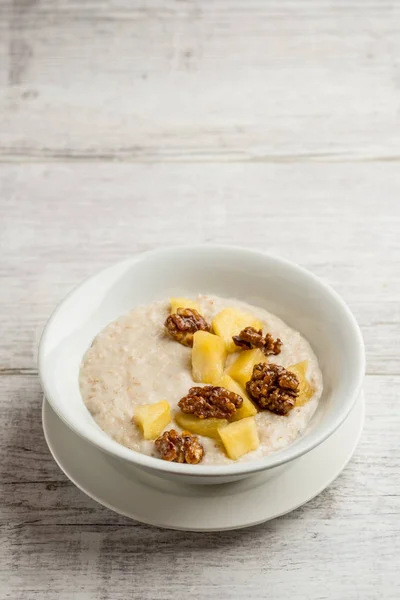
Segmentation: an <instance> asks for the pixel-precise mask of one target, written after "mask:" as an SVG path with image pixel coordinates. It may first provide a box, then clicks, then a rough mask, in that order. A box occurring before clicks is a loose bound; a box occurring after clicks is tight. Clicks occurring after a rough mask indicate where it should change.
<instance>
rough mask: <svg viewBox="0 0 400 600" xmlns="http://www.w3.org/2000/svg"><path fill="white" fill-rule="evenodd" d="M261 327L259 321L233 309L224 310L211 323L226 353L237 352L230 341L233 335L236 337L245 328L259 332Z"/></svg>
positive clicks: (236, 347)
mask: <svg viewBox="0 0 400 600" xmlns="http://www.w3.org/2000/svg"><path fill="white" fill-rule="evenodd" d="M262 326H263V325H262V323H261V321H259V320H258V319H255V318H254V317H252V316H251V315H246V313H243V312H241V311H240V310H236V309H235V308H224V310H221V312H219V313H218V314H217V315H216V316H215V317H214V319H213V322H212V327H213V330H214V331H215V333H216V334H217V335H219V337H220V338H222V339H223V340H224V342H225V346H226V351H227V352H237V350H239V348H238V346H236V345H235V342H234V341H233V339H232V336H233V335H238V334H239V333H240V332H241V331H242V330H243V329H244V328H245V327H254V328H255V329H257V330H259V329H262Z"/></svg>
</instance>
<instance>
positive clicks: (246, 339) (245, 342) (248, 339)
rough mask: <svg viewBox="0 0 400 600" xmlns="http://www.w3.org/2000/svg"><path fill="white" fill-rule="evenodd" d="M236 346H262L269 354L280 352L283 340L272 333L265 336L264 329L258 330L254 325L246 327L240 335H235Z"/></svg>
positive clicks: (248, 348) (265, 352) (246, 347)
mask: <svg viewBox="0 0 400 600" xmlns="http://www.w3.org/2000/svg"><path fill="white" fill-rule="evenodd" d="M232 339H233V341H234V342H235V344H236V346H240V347H241V348H245V349H246V350H250V349H251V348H260V349H261V350H262V351H263V352H264V354H265V355H266V356H268V355H269V354H279V353H280V351H281V347H282V342H281V340H280V339H279V338H277V339H276V340H275V339H274V338H273V337H272V335H271V334H270V333H266V334H265V336H263V333H262V330H261V329H260V330H259V331H257V330H256V329H254V327H246V328H245V329H243V330H242V331H241V332H240V333H239V335H234V336H233V338H232Z"/></svg>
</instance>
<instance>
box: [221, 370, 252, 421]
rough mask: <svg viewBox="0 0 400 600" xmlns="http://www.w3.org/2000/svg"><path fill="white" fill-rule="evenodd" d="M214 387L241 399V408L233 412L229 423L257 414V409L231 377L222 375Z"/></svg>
mask: <svg viewBox="0 0 400 600" xmlns="http://www.w3.org/2000/svg"><path fill="white" fill-rule="evenodd" d="M215 385H219V386H220V387H223V388H225V389H227V390H229V391H230V392H233V393H234V394H239V396H241V397H242V398H243V404H242V406H241V407H240V408H239V409H238V410H237V411H236V412H235V414H234V415H233V416H232V417H231V418H230V421H240V419H245V418H246V417H254V415H256V414H257V409H256V407H255V406H254V404H253V403H252V401H251V400H250V399H249V398H248V396H247V395H246V394H245V392H244V390H243V388H242V387H241V386H240V385H239V384H238V383H236V381H235V380H234V379H232V377H230V376H229V375H226V374H225V375H224V376H223V377H222V379H220V380H219V381H218V383H216V384H215Z"/></svg>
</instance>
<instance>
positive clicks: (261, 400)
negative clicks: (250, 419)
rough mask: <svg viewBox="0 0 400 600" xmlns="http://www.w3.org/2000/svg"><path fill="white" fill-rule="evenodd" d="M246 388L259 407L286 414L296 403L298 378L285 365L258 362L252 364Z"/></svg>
mask: <svg viewBox="0 0 400 600" xmlns="http://www.w3.org/2000/svg"><path fill="white" fill-rule="evenodd" d="M246 390H247V392H248V393H249V395H250V396H251V398H252V399H253V400H254V402H255V403H256V404H257V405H258V406H259V407H260V408H264V409H267V410H270V411H271V412H273V413H276V414H277V415H287V414H288V413H289V412H290V411H291V410H292V408H293V407H294V405H295V404H296V398H297V396H298V393H299V380H298V377H297V375H295V374H294V373H292V372H291V371H288V370H287V369H285V367H281V366H280V365H275V364H271V363H260V364H258V365H255V366H254V368H253V374H252V376H251V379H250V381H248V382H247V383H246Z"/></svg>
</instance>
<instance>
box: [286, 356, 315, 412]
mask: <svg viewBox="0 0 400 600" xmlns="http://www.w3.org/2000/svg"><path fill="white" fill-rule="evenodd" d="M307 367H308V360H302V361H301V362H298V363H296V364H295V365H292V366H291V367H288V371H292V373H295V375H297V377H298V378H299V382H300V385H299V395H298V396H297V398H296V406H304V404H307V402H308V401H309V400H311V398H312V396H313V394H314V389H313V387H312V385H311V384H310V382H309V381H308V380H307V377H306V376H307Z"/></svg>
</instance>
